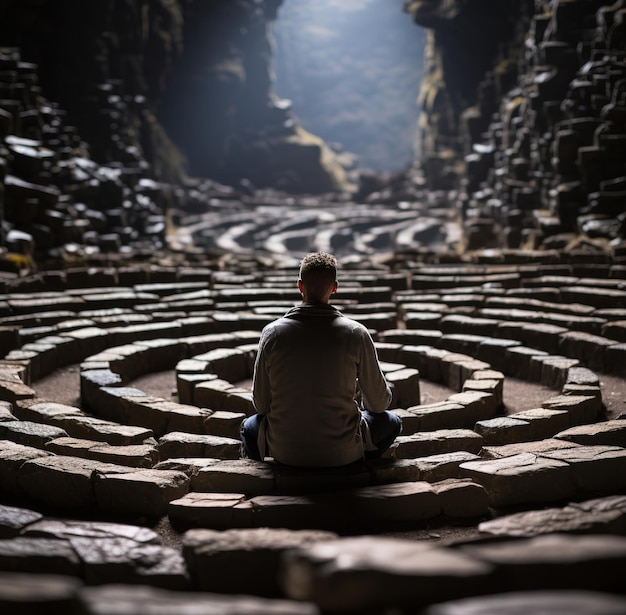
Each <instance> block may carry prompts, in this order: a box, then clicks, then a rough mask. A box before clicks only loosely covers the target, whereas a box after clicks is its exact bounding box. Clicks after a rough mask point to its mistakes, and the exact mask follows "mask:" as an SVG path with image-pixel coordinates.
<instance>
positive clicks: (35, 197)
mask: <svg viewBox="0 0 626 615" xmlns="http://www.w3.org/2000/svg"><path fill="white" fill-rule="evenodd" d="M0 88H1V95H0V111H1V113H0V118H1V122H0V136H1V138H2V145H1V146H0V160H1V164H0V168H1V169H2V171H1V172H0V182H1V184H2V189H1V190H0V203H2V207H1V208H0V212H1V213H2V217H1V220H2V226H3V230H4V234H5V237H4V242H3V243H4V244H5V252H6V251H8V252H11V253H14V254H16V255H19V256H14V257H11V258H12V260H11V261H5V268H6V267H9V268H13V269H14V270H16V271H19V270H21V269H22V268H24V269H27V268H28V267H29V266H31V267H32V266H33V265H34V261H36V260H46V259H47V258H55V257H57V258H61V257H62V256H63V255H65V256H66V257H67V258H80V257H81V256H83V257H84V256H89V255H97V254H98V253H101V252H107V253H113V254H116V253H117V254H119V253H120V252H121V251H122V252H123V251H130V250H131V249H136V250H141V249H144V248H148V247H149V248H151V249H154V248H157V249H158V248H161V247H163V246H164V241H165V231H166V224H165V209H166V206H167V202H168V198H169V197H168V194H169V192H170V191H169V190H168V189H167V188H166V187H165V186H164V185H161V184H159V183H157V182H155V181H153V180H152V179H151V178H150V169H149V168H148V166H147V164H146V162H145V160H143V159H142V158H141V157H137V156H135V157H132V156H131V157H130V158H126V159H124V158H123V157H121V156H119V155H118V156H117V160H118V162H115V163H111V164H110V165H101V164H98V163H96V162H95V161H94V160H93V159H92V158H91V156H90V150H89V148H88V146H87V145H86V144H85V143H84V142H83V141H82V140H81V138H80V136H79V135H78V132H77V130H76V129H75V128H74V127H73V126H71V125H69V124H68V123H67V121H66V114H65V112H64V111H63V110H62V109H60V108H59V107H58V106H57V105H55V104H53V103H50V102H49V101H47V100H46V99H44V98H43V97H42V96H41V94H40V90H39V86H38V77H37V67H36V66H35V65H33V64H30V63H27V62H24V61H22V59H21V55H20V52H19V50H17V49H15V48H3V49H2V50H1V51H0ZM107 96H108V98H109V99H111V98H114V93H113V92H108V93H107ZM119 104H121V103H119ZM118 112H123V109H118ZM107 132H109V130H108V128H107ZM118 154H119V153H118Z"/></svg>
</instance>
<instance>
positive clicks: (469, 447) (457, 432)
mask: <svg viewBox="0 0 626 615" xmlns="http://www.w3.org/2000/svg"><path fill="white" fill-rule="evenodd" d="M482 445H483V439H482V437H481V436H479V435H478V434H477V433H476V432H474V431H471V430H469V429H437V430H435V431H426V432H418V433H415V434H411V435H409V436H402V435H400V436H398V437H397V438H396V441H395V442H394V444H393V445H392V447H391V448H390V454H391V456H392V457H395V458H400V459H409V458H412V459H415V458H417V457H428V456H430V455H440V454H443V453H452V452H456V451H467V452H469V453H478V452H479V451H480V449H481V447H482Z"/></svg>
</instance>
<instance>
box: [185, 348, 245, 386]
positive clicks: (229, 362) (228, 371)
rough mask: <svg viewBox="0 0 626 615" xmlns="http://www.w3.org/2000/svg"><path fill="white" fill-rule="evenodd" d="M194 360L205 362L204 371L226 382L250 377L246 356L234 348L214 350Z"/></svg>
mask: <svg viewBox="0 0 626 615" xmlns="http://www.w3.org/2000/svg"><path fill="white" fill-rule="evenodd" d="M194 359H196V360H198V361H206V362H207V366H206V371H207V372H209V373H213V374H216V375H217V377H218V378H221V379H222V380H226V381H228V382H238V381H240V380H245V379H246V378H249V377H250V374H249V373H248V360H247V357H246V354H245V353H244V352H242V351H241V350H238V349H236V348H215V349H213V350H210V351H209V352H206V353H204V354H201V355H197V356H195V357H194Z"/></svg>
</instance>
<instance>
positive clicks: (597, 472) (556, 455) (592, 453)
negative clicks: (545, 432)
mask: <svg viewBox="0 0 626 615" xmlns="http://www.w3.org/2000/svg"><path fill="white" fill-rule="evenodd" d="M542 455H543V456H545V457H547V458H549V459H556V460H558V461H564V462H566V463H568V464H570V466H571V468H572V476H573V478H574V482H575V485H576V490H577V493H622V492H623V491H624V489H625V488H626V450H625V449H623V448H621V447H618V446H603V445H595V446H593V445H590V446H577V447H575V448H566V449H560V450H555V451H550V452H546V453H542Z"/></svg>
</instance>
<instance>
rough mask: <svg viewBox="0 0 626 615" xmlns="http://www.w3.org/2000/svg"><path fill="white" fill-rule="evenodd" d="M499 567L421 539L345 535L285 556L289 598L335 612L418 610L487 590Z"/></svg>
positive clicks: (286, 583)
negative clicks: (349, 536)
mask: <svg viewBox="0 0 626 615" xmlns="http://www.w3.org/2000/svg"><path fill="white" fill-rule="evenodd" d="M493 570H494V568H493V566H492V565H490V564H488V563H484V562H481V561H479V560H477V559H475V558H473V557H470V556H467V555H465V554H464V553H461V552H458V551H453V550H451V549H437V548H434V547H433V546H431V545H428V544H425V543H423V542H419V541H408V540H399V539H391V538H379V537H359V538H345V539H339V540H334V541H328V542H320V543H317V544H314V545H311V546H309V547H307V548H302V549H295V550H293V551H290V552H288V553H287V554H286V556H285V577H284V579H285V580H284V588H285V592H286V594H287V596H288V597H290V598H293V599H296V600H306V601H310V602H313V603H314V604H316V605H317V606H318V607H319V608H320V609H321V610H323V611H329V612H361V611H363V612H368V611H370V610H371V611H374V612H382V611H384V610H385V609H392V608H394V607H395V608H404V609H411V610H417V609H419V608H420V607H423V606H425V605H427V604H432V603H433V602H439V601H442V600H443V599H449V598H450V597H451V595H452V596H454V597H462V596H466V595H473V594H476V593H486V592H487V591H488V588H489V587H490V586H491V582H492V579H493V577H492V575H493Z"/></svg>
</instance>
